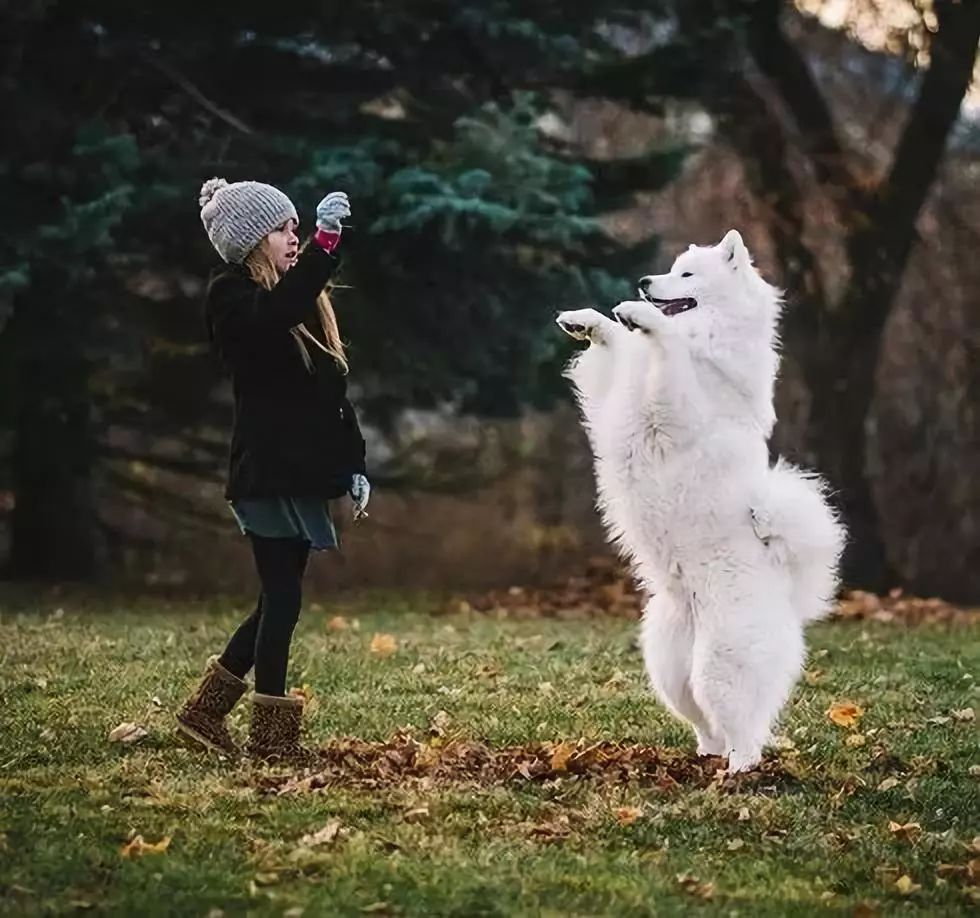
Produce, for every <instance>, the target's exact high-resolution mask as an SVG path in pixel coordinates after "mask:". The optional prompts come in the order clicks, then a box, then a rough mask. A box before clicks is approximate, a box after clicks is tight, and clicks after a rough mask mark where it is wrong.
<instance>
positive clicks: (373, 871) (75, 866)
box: [0, 596, 980, 916]
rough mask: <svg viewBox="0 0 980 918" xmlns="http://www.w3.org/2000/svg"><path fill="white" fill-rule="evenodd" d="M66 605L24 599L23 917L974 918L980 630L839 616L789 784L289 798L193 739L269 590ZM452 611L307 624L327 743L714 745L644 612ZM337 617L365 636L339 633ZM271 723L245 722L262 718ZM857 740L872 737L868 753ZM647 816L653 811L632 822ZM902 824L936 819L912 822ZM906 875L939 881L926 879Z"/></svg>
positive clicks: (4, 637) (405, 790)
mask: <svg viewBox="0 0 980 918" xmlns="http://www.w3.org/2000/svg"><path fill="white" fill-rule="evenodd" d="M61 602H62V604H63V613H60V614H59V613H58V612H57V611H56V609H57V603H56V602H54V601H51V600H47V599H46V600H44V601H43V602H42V601H37V602H31V601H30V600H29V599H25V598H24V597H21V598H20V599H19V600H17V601H15V600H14V599H13V598H8V600H7V601H5V602H2V603H0V913H9V914H17V915H21V914H25V915H30V914H61V913H67V912H72V911H73V910H75V909H93V910H95V911H96V912H103V913H111V914H121V915H133V914H140V915H153V914H175V915H176V914H179V915H195V916H205V915H208V914H209V912H211V911H212V910H213V909H220V910H222V911H223V913H224V914H226V915H233V914H244V913H246V912H247V913H249V914H255V915H266V914H268V915H284V914H289V915H298V914H300V913H302V914H306V915H362V914H371V913H376V914H396V915H459V916H464V915H465V916H469V915H554V916H558V915H617V916H630V915H675V914H689V913H695V914H697V913H704V914H724V915H733V914H741V915H752V916H762V915H773V916H777V915H778V916H783V915H809V914H851V913H852V912H853V910H854V909H855V908H856V907H857V906H859V905H860V904H862V903H874V904H875V906H874V907H875V908H876V909H877V910H878V911H879V912H880V913H881V914H892V913H902V914H904V913H917V914H930V915H936V914H944V915H952V914H959V913H963V914H966V913H968V912H970V911H971V909H972V908H975V904H976V903H975V900H974V899H972V898H971V883H976V880H975V879H973V880H971V879H970V877H969V875H968V874H967V873H966V865H967V864H968V862H969V861H970V860H971V859H973V858H976V857H977V856H978V852H976V851H973V852H972V853H971V850H970V848H971V845H974V844H976V843H975V842H973V839H974V837H975V836H976V835H978V834H980V825H978V823H980V818H978V816H980V794H978V777H977V772H978V767H977V766H978V765H980V751H978V743H977V739H978V737H977V730H976V723H975V722H970V721H968V720H965V719H958V718H956V717H953V716H952V714H951V712H953V711H962V710H963V709H965V708H968V707H971V706H974V707H975V706H976V701H977V694H976V682H975V677H976V675H977V667H978V657H980V652H978V644H980V642H978V630H977V628H976V627H975V626H974V627H972V628H969V627H958V628H952V629H950V628H943V627H938V626H934V627H922V628H919V629H915V630H908V629H905V628H902V627H899V626H895V625H887V624H866V623H864V624H862V623H840V624H825V625H821V626H819V627H817V628H815V629H813V630H812V632H811V634H810V646H811V656H810V660H809V662H808V677H807V678H805V679H803V680H801V682H800V685H799V687H798V689H797V691H796V694H795V695H794V698H793V701H792V704H791V706H790V708H789V709H788V711H787V713H786V715H785V718H784V721H783V724H782V725H781V727H780V729H779V731H778V734H779V738H780V741H779V744H778V746H779V748H777V749H776V750H774V751H773V753H772V757H773V758H774V759H777V760H778V762H777V766H778V768H779V769H781V770H782V771H783V772H784V773H785V780H781V781H778V782H776V783H771V782H767V781H762V782H755V783H750V782H738V781H736V782H731V781H725V782H722V781H717V782H708V783H707V786H706V785H705V782H700V783H699V782H692V784H691V785H690V786H682V787H680V788H679V789H675V790H673V791H663V790H657V789H656V788H654V787H650V786H645V785H643V784H642V782H639V781H635V780H634V781H624V780H621V779H619V778H617V777H616V776H615V775H613V774H610V776H609V779H608V780H595V779H578V778H574V777H568V778H564V779H561V780H558V781H551V782H532V781H527V780H524V779H522V778H519V777H518V778H516V779H514V780H511V781H505V782H502V783H496V784H489V785H480V784H477V783H473V782H470V783H463V782H457V783H447V784H433V785H431V786H430V785H427V783H426V782H424V781H421V782H420V781H417V780H416V781H409V780H406V781H401V782H396V783H392V782H387V783H383V784H381V785H379V786H377V787H373V788H372V787H365V786H363V785H362V784H353V783H347V784H340V785H339V786H332V787H326V788H322V789H319V790H316V791H312V792H306V793H296V794H291V795H283V796H275V795H272V794H269V793H267V792H263V790H262V784H261V782H260V780H258V779H259V778H260V777H261V774H262V773H261V772H258V771H256V770H255V769H253V768H251V767H250V766H247V765H242V766H237V767H232V766H227V765H224V764H222V763H221V762H220V761H217V760H215V759H213V758H207V757H202V756H199V755H197V754H195V753H193V752H191V751H189V750H187V749H185V748H183V747H182V746H180V745H178V744H177V743H175V742H174V741H173V740H172V735H171V715H172V712H173V710H174V709H175V707H176V705H177V704H178V703H179V702H180V700H181V699H182V697H183V696H184V694H185V693H186V691H187V690H188V688H189V687H190V686H191V685H192V683H193V680H194V679H195V677H196V676H197V674H198V672H199V671H200V668H201V665H202V664H203V662H204V659H205V658H206V656H207V654H208V653H209V652H211V651H213V650H216V649H218V648H219V647H220V645H221V643H222V639H223V638H224V636H225V635H227V633H228V632H229V629H230V628H231V627H232V625H233V623H234V622H235V621H236V619H237V618H238V617H240V616H241V615H243V614H244V612H245V611H246V610H245V608H244V607H243V606H240V607H239V608H238V609H237V611H236V610H235V609H233V608H232V603H230V602H226V603H218V602H216V603H214V604H212V605H210V606H208V605H204V604H187V605H177V604H164V603H155V604H154V603H149V602H147V603H145V604H142V605H139V606H133V605H131V604H130V605H127V606H126V607H122V604H120V607H119V608H115V607H112V606H111V605H110V604H108V603H106V602H105V601H103V602H102V603H95V602H85V603H82V602H81V601H79V600H76V601H75V602H70V601H69V600H68V599H67V598H66V599H63V600H62V601H61ZM431 606H432V601H431V600H427V599H426V598H425V597H417V598H405V597H401V598H399V599H397V600H396V599H392V598H391V597H385V596H375V597H372V598H362V599H360V600H349V601H347V602H345V604H344V605H340V604H337V605H333V606H330V607H329V608H322V607H314V608H311V609H309V610H308V611H307V612H306V613H305V617H304V619H303V621H302V622H301V626H300V629H299V631H298V634H297V641H296V645H295V653H294V660H293V663H292V666H291V672H290V675H291V682H292V684H294V685H307V686H309V688H310V689H311V690H312V692H313V693H314V696H315V699H316V710H315V712H314V715H313V717H312V719H311V722H310V734H311V738H312V739H314V740H316V741H320V742H326V741H327V740H328V739H329V738H331V737H337V736H342V735H347V736H356V737H360V738H362V739H365V740H377V741H381V740H385V739H387V738H389V737H390V736H391V734H392V733H393V732H394V731H395V730H396V729H398V728H403V729H408V730H412V731H413V732H414V734H415V735H416V736H417V737H418V738H419V739H420V740H422V741H424V740H425V739H426V737H427V735H428V734H427V727H428V726H429V725H430V724H431V723H432V721H433V718H434V717H435V716H436V715H437V714H438V713H439V712H440V711H445V712H446V713H447V714H448V715H449V717H450V718H451V724H450V727H449V728H448V729H449V731H450V732H451V733H453V734H454V735H458V736H459V737H461V738H462V739H469V740H480V741H482V742H485V743H487V744H490V745H491V746H494V747H497V746H505V745H515V744H525V743H531V742H536V741H542V740H559V739H567V740H578V739H579V738H585V739H587V740H600V739H604V740H617V741H621V740H629V741H631V742H635V743H641V744H647V745H659V746H667V747H679V748H681V749H683V750H686V751H689V752H693V742H692V739H691V737H690V736H689V735H688V733H687V731H686V730H685V729H684V728H683V727H682V726H681V725H679V724H678V723H676V722H674V721H673V720H672V719H670V718H669V717H668V716H667V715H666V714H665V713H664V711H663V710H662V709H661V708H660V707H659V706H658V705H657V704H656V703H655V702H654V700H653V699H652V698H651V697H650V695H649V694H648V693H647V692H646V690H645V687H644V679H643V674H642V663H641V661H640V658H639V655H638V652H637V650H636V649H635V647H634V645H633V636H634V632H635V625H634V624H633V623H630V622H625V621H619V620H616V621H556V620H524V621H514V620H495V619H489V618H484V617H480V616H477V615H473V616H452V617H445V616H437V615H432V614H431ZM335 614H343V615H345V616H347V617H348V619H350V620H352V621H353V620H355V619H356V622H357V623H358V624H359V628H358V629H356V630H355V629H354V628H350V629H348V630H345V631H332V630H329V629H328V628H327V621H328V619H329V618H330V617H331V616H333V615H335ZM378 632H381V633H390V634H392V635H394V636H395V637H396V638H397V640H398V650H397V652H396V653H395V654H394V655H392V656H389V657H379V656H377V655H374V654H372V653H371V652H370V643H371V638H372V636H373V635H374V634H375V633H378ZM154 699H156V700H154ZM843 699H848V700H852V701H854V702H856V703H858V704H859V705H861V706H862V707H863V708H864V712H865V713H864V716H863V718H862V719H861V721H860V723H859V724H858V726H857V728H856V729H852V730H847V729H842V728H840V727H837V726H835V725H834V724H833V723H831V722H830V721H829V719H828V718H827V716H826V711H827V709H828V707H829V706H830V705H831V703H833V702H834V701H838V700H843ZM245 713H246V711H245V706H244V705H243V706H240V708H239V709H238V710H237V711H236V714H235V725H236V727H237V728H238V729H239V731H240V730H241V729H242V728H243V727H244V715H245ZM965 717H966V715H964V714H961V715H960V718H965ZM935 718H938V720H935ZM121 721H138V722H140V723H142V724H144V725H145V726H146V727H147V728H148V729H149V731H150V735H149V737H147V738H146V739H145V740H143V741H142V742H141V743H139V744H138V745H135V746H129V747H125V746H120V745H118V744H110V743H109V742H107V735H108V733H109V731H110V729H111V728H112V727H114V726H115V725H116V724H118V723H120V722H121ZM856 733H857V734H859V735H860V736H862V737H863V744H861V745H856V744H853V743H857V742H862V741H855V740H851V743H852V744H848V741H847V739H848V737H849V736H852V735H854V734H856ZM971 769H972V771H971ZM621 807H632V808H637V809H639V810H640V811H641V812H640V815H639V817H638V818H636V819H635V821H633V822H630V823H628V824H625V825H624V824H621V821H620V819H619V818H617V812H616V811H617V808H621ZM413 811H414V812H413ZM331 820H338V821H339V823H340V825H341V828H340V831H339V833H338V834H337V837H336V838H335V839H334V840H333V841H332V842H330V843H328V844H325V845H322V846H318V847H313V848H310V847H308V846H301V845H300V844H299V840H300V839H301V838H302V837H303V836H304V835H306V834H308V833H311V832H315V831H316V830H317V829H320V828H322V827H323V826H324V825H326V824H327V823H328V822H330V821H331ZM889 821H895V822H898V823H903V824H904V823H910V822H911V823H918V824H919V825H920V826H921V829H920V830H919V831H917V832H916V831H913V832H912V833H911V834H912V837H911V838H909V837H902V836H900V835H896V834H894V833H892V832H890V831H889V828H888V824H889ZM134 832H135V833H139V834H141V835H142V836H143V837H144V838H145V839H146V840H147V841H148V842H155V841H157V840H159V839H160V838H163V837H165V836H170V837H172V841H171V844H170V846H169V848H168V850H167V851H166V852H165V853H162V854H157V855H146V856H144V857H143V858H140V859H137V860H127V859H124V858H123V857H121V856H120V847H121V846H122V845H123V844H124V843H125V842H126V840H127V839H128V838H129V837H130V836H131V835H132V834H133V833H134ZM944 864H945V865H954V867H953V868H950V867H945V868H942V870H940V865H944ZM900 876H908V877H909V878H910V879H911V881H912V882H913V883H914V884H916V886H918V887H919V888H917V889H913V890H912V891H911V892H909V893H908V894H903V893H902V892H901V891H900V890H899V888H898V887H897V886H896V879H897V878H898V877H900ZM709 884H710V885H709ZM972 894H974V895H975V889H974V890H972ZM215 914H217V913H215Z"/></svg>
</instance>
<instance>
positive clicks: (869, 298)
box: [807, 0, 980, 588]
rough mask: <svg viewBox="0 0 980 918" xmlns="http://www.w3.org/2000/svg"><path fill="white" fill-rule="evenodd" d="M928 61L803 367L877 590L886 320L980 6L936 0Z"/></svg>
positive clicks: (964, 75)
mask: <svg viewBox="0 0 980 918" xmlns="http://www.w3.org/2000/svg"><path fill="white" fill-rule="evenodd" d="M935 10H936V14H937V16H938V19H939V32H938V34H937V35H936V37H935V38H934V39H933V43H932V49H931V54H932V62H931V64H930V67H929V70H928V71H927V72H926V74H925V76H924V77H923V80H922V87H921V89H920V92H919V95H918V98H917V99H916V101H915V104H914V105H913V107H912V110H911V111H910V113H909V117H908V121H907V122H906V125H905V129H904V131H903V133H902V136H901V139H900V140H899V143H898V147H897V149H896V153H895V156H894V159H893V161H892V167H891V170H890V171H889V173H888V175H887V177H886V178H885V180H884V181H883V182H882V183H881V185H880V186H879V187H878V188H877V190H876V193H875V194H874V196H873V198H872V200H871V201H870V202H869V206H868V207H867V211H866V213H865V214H864V219H863V220H860V221H854V223H853V224H852V225H855V226H857V229H856V230H855V231H854V232H853V233H852V235H851V237H850V239H849V241H848V252H849V255H850V261H851V281H850V285H849V287H848V289H847V291H846V293H845V294H844V297H843V299H842V301H841V304H840V306H839V308H838V309H837V310H835V313H834V317H833V321H832V323H831V328H830V331H831V335H830V337H829V340H825V341H823V342H821V346H820V351H821V353H820V354H819V355H816V358H815V359H812V360H810V361H809V362H808V372H807V376H808V379H809V383H810V388H811V391H812V393H813V406H812V412H811V435H812V442H813V444H814V447H815V448H817V449H818V450H819V453H820V456H821V460H822V469H823V470H824V471H825V472H826V473H827V474H828V475H829V477H830V480H831V481H832V482H833V484H834V485H835V486H836V487H837V488H839V489H840V496H841V501H842V505H843V508H844V510H845V514H846V516H847V519H848V523H849V526H850V529H851V546H850V549H849V551H848V553H847V555H846V556H845V576H846V577H848V578H849V579H850V580H852V581H854V582H860V583H861V584H863V585H869V586H872V587H878V588H881V587H883V586H885V585H887V584H886V582H885V581H886V578H887V577H888V576H889V568H888V563H887V557H886V552H885V546H884V543H883V541H882V538H881V532H880V526H879V520H878V513H877V509H876V507H875V502H874V499H873V496H872V494H871V488H870V483H869V481H868V477H867V427H866V425H867V419H868V413H869V411H870V408H871V402H872V400H873V398H874V393H875V372H876V369H877V366H878V357H879V351H880V346H881V337H882V333H883V331H884V326H885V322H886V320H887V318H888V315H889V313H890V311H891V307H892V304H893V303H894V301H895V299H896V297H897V295H898V292H899V288H900V286H901V282H902V275H903V274H904V271H905V266H906V264H907V262H908V259H909V256H910V254H911V251H912V248H913V245H914V244H915V238H916V231H915V224H916V221H917V219H918V216H919V212H920V211H921V209H922V206H923V204H924V203H925V200H926V197H927V196H928V194H929V190H930V188H931V187H932V185H933V182H934V181H935V178H936V175H937V173H938V171H939V166H940V163H941V162H942V158H943V153H944V150H945V147H946V141H947V139H948V137H949V134H950V132H951V131H952V129H953V126H954V125H955V123H956V119H957V117H958V114H959V110H960V106H961V105H962V102H963V97H964V96H965V94H966V91H967V89H968V88H969V86H970V80H971V78H972V75H973V67H974V62H975V59H976V54H977V42H978V40H980V2H978V0H964V2H954V0H946V2H937V3H936V6H935Z"/></svg>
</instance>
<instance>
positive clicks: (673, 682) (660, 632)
mask: <svg viewBox="0 0 980 918" xmlns="http://www.w3.org/2000/svg"><path fill="white" fill-rule="evenodd" d="M640 646H641V648H642V650H643V661H644V663H645V664H646V669H647V675H648V676H649V677H650V684H651V685H652V687H653V690H654V692H655V693H656V695H657V697H658V698H659V699H660V700H661V702H662V703H663V705H664V707H666V708H667V710H669V711H670V712H671V713H672V714H673V715H674V716H675V717H678V718H680V719H681V720H686V721H687V722H688V723H690V724H691V726H692V727H693V728H694V732H695V734H696V735H697V741H698V755H724V753H725V743H724V739H723V738H722V737H721V736H716V735H715V734H713V733H712V732H711V726H710V724H709V722H708V719H707V717H705V715H704V713H703V712H702V711H701V708H700V707H698V704H697V702H696V701H695V700H694V694H693V692H692V690H691V661H692V654H693V648H694V628H693V624H692V622H691V620H690V618H689V617H688V616H687V615H685V614H684V611H683V610H682V609H680V608H679V607H678V605H677V603H676V602H675V601H674V599H673V598H672V597H671V596H670V595H669V594H667V593H658V594H657V595H656V596H654V597H653V598H651V599H650V601H649V602H648V603H647V605H646V609H645V610H644V612H643V624H642V626H641V631H640Z"/></svg>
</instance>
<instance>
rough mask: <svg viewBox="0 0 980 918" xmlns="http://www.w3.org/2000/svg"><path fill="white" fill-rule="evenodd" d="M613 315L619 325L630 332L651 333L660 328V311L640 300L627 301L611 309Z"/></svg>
mask: <svg viewBox="0 0 980 918" xmlns="http://www.w3.org/2000/svg"><path fill="white" fill-rule="evenodd" d="M613 315H614V316H615V317H616V321H618V322H619V324H620V325H622V326H624V327H625V328H628V329H629V330H630V331H637V330H639V331H645V332H652V331H654V330H656V329H658V328H660V327H661V325H662V323H663V316H661V314H660V311H659V310H658V309H657V308H656V307H655V306H651V305H650V304H649V303H645V302H643V301H642V300H627V301H626V302H625V303H620V304H619V305H618V306H617V307H616V308H615V309H613Z"/></svg>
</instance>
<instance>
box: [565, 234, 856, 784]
mask: <svg viewBox="0 0 980 918" xmlns="http://www.w3.org/2000/svg"><path fill="white" fill-rule="evenodd" d="M640 293H641V296H642V297H643V299H642V300H638V301H632V302H626V303H621V304H620V305H619V306H617V307H616V308H615V309H614V310H613V314H614V316H615V321H614V320H613V319H611V318H609V317H607V316H604V315H602V314H601V313H599V312H597V311H596V310H594V309H580V310H574V311H568V312H563V313H561V314H560V315H559V316H558V319H557V321H558V324H559V326H560V327H561V328H562V329H563V330H564V331H565V332H566V333H567V334H569V335H571V336H572V337H574V338H578V339H580V340H584V341H587V342H588V343H589V346H588V347H587V348H586V349H585V350H584V351H583V352H581V353H580V354H579V355H578V356H577V357H576V358H575V359H574V360H573V362H572V363H571V365H570V367H569V369H568V371H567V375H568V377H569V378H570V379H571V381H572V383H573V385H574V387H575V390H576V394H577V397H578V400H579V404H580V407H581V410H582V415H583V422H584V425H585V429H586V431H587V434H588V437H589V443H590V445H591V447H592V451H593V454H594V460H595V473H596V485H597V492H598V507H599V510H600V513H601V515H602V518H603V521H604V523H605V525H606V528H607V530H608V532H609V535H610V538H611V539H612V540H613V541H614V542H615V543H616V544H617V545H618V547H619V548H620V550H621V551H622V552H623V554H624V555H625V556H626V557H627V558H628V559H629V560H630V562H631V563H632V565H633V568H634V570H635V572H636V574H637V575H638V577H639V578H640V580H641V583H642V585H643V586H644V588H645V590H646V591H647V592H648V593H649V594H651V598H650V599H649V601H648V602H647V605H646V608H645V610H644V615H643V624H642V631H641V645H642V649H643V657H644V663H645V665H646V669H647V672H648V673H649V676H650V680H651V683H652V685H653V688H654V691H655V692H656V694H657V695H658V696H659V698H660V699H661V701H662V702H663V703H664V705H665V706H666V707H667V708H668V709H669V710H670V711H671V712H672V713H673V714H675V715H676V716H677V717H680V718H682V719H683V720H686V721H687V722H689V723H690V724H691V726H692V727H693V729H694V731H695V734H696V736H697V743H698V752H699V753H700V754H703V755H724V756H727V757H728V770H729V772H731V773H735V772H739V771H743V770H746V769H749V768H752V767H754V766H755V765H757V764H758V762H759V760H760V758H761V756H762V749H763V746H764V745H765V743H766V742H767V740H768V739H769V736H770V732H771V729H772V725H773V723H774V722H775V720H776V718H777V716H778V715H779V712H780V711H781V709H782V708H783V706H784V705H785V703H786V701H787V699H788V698H789V695H790V693H791V691H792V689H793V686H794V685H795V683H796V680H797V678H798V676H799V672H800V669H801V666H802V663H803V655H804V644H803V628H804V625H805V624H806V623H807V622H808V621H812V620H814V619H817V618H820V617H821V616H822V615H823V614H825V612H826V611H827V609H828V608H829V604H830V601H831V599H832V598H833V595H834V593H835V591H836V587H837V579H836V571H837V564H838V560H839V557H840V552H841V550H842V547H843V541H844V531H843V528H842V527H841V525H840V524H839V522H838V521H837V519H836V518H835V516H834V514H833V512H832V511H831V509H830V507H829V506H828V504H827V502H826V499H825V495H824V487H823V485H822V483H821V481H820V480H819V479H818V478H817V477H816V476H813V475H810V474H808V473H806V472H803V471H801V470H800V469H797V468H794V467H793V466H791V465H789V464H788V463H785V462H782V461H780V462H778V463H777V464H776V465H775V466H770V465H769V456H768V448H767V445H766V440H767V438H768V436H769V434H770V433H771V431H772V427H773V424H774V423H775V413H774V411H773V388H774V384H775V378H776V372H777V369H778V363H779V357H778V352H777V346H778V336H777V330H776V329H777V323H778V319H779V312H780V307H781V300H780V296H779V293H778V291H776V290H775V289H774V288H773V287H771V286H770V285H769V284H767V283H766V282H765V281H764V280H763V279H762V277H761V276H760V275H759V274H758V272H757V271H756V270H755V268H754V267H753V265H752V261H751V258H750V256H749V253H748V251H747V250H746V248H745V245H744V243H743V242H742V238H741V236H740V235H739V234H738V233H737V232H735V231H734V230H732V231H731V232H729V233H728V234H727V235H726V236H725V238H724V239H723V240H722V241H721V243H720V244H719V245H717V246H706V247H698V246H691V247H690V248H689V249H688V250H687V251H686V252H684V253H682V254H681V255H680V256H679V257H678V258H677V260H676V261H675V262H674V265H673V267H672V268H671V270H670V272H668V273H667V274H663V275H657V276H648V277H644V278H642V279H641V281H640Z"/></svg>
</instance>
